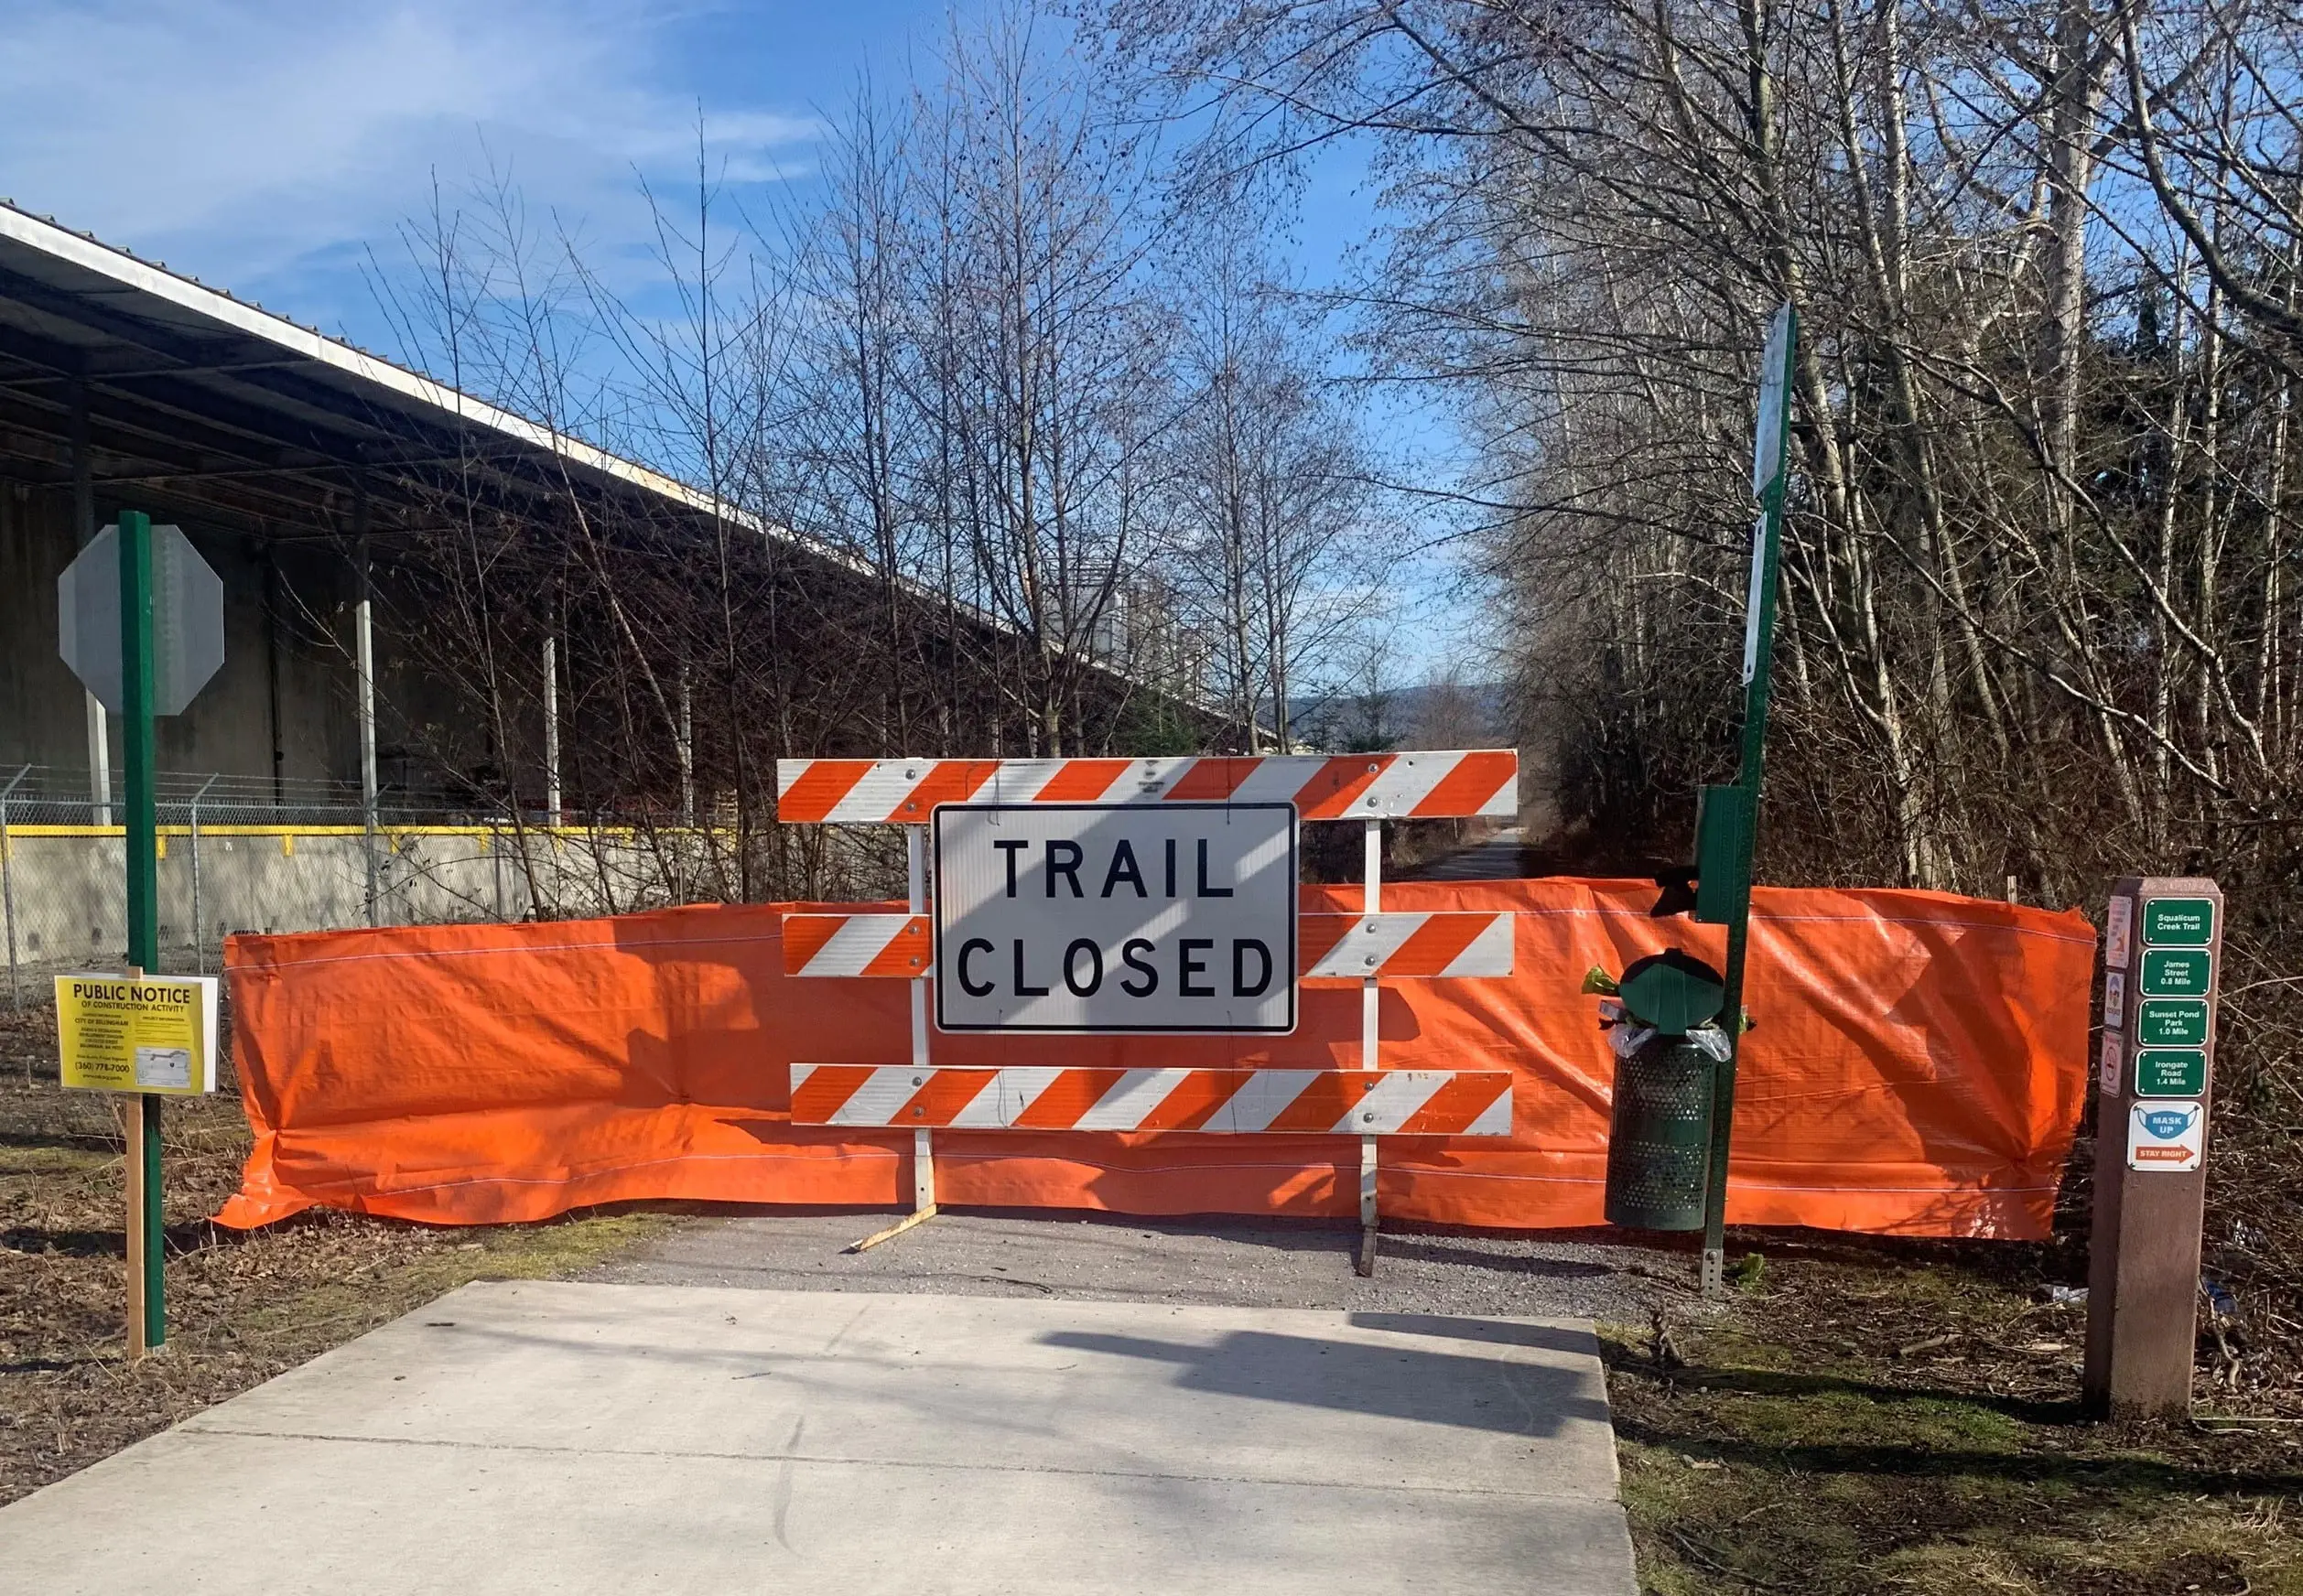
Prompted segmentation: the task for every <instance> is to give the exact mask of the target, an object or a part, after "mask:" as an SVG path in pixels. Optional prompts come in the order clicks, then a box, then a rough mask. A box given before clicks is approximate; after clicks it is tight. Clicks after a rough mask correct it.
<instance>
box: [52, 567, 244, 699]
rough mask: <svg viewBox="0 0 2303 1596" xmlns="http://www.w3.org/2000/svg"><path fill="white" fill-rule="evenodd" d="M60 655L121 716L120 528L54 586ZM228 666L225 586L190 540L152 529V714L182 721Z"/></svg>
mask: <svg viewBox="0 0 2303 1596" xmlns="http://www.w3.org/2000/svg"><path fill="white" fill-rule="evenodd" d="M56 620H57V636H58V649H57V652H59V653H61V654H62V655H63V656H64V663H66V664H68V665H70V666H71V668H72V674H74V675H76V676H78V677H79V678H80V679H81V682H82V683H84V684H86V685H87V688H88V690H89V691H90V692H91V693H93V694H94V695H95V696H96V701H97V702H98V703H99V704H102V705H103V706H104V707H105V708H106V709H109V710H110V711H112V713H114V715H118V714H120V713H122V712H123V706H124V703H125V698H124V695H123V694H122V692H121V690H120V529H119V527H117V526H107V527H105V528H104V529H103V531H102V532H100V533H98V534H96V535H95V536H94V537H93V538H92V539H90V540H89V544H88V546H87V547H86V548H84V549H82V550H81V551H80V557H79V558H77V559H75V560H73V561H72V563H71V564H70V565H69V566H65V567H64V574H63V575H62V576H60V577H57V579H56ZM223 663H224V584H223V580H222V577H218V576H217V575H216V573H215V572H214V570H212V569H211V568H210V566H209V564H208V562H207V561H206V560H204V559H201V558H200V551H199V550H198V549H196V548H194V547H193V546H192V544H191V540H190V539H189V538H188V537H186V536H185V535H184V534H183V532H182V531H181V530H180V529H178V528H177V527H173V526H156V527H154V528H153V529H152V713H153V714H155V715H181V714H182V713H184V708H185V706H187V705H189V704H190V703H191V701H192V699H193V697H194V696H195V695H197V694H198V693H199V692H200V689H201V688H202V687H204V686H206V685H208V678H209V677H211V676H212V675H214V674H216V672H217V670H218V669H219V668H220V667H221V666H222V664H223Z"/></svg>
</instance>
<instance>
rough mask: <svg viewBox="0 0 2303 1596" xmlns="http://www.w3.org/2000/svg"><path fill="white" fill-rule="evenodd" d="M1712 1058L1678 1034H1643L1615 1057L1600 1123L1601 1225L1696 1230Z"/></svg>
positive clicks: (1700, 1211)
mask: <svg viewBox="0 0 2303 1596" xmlns="http://www.w3.org/2000/svg"><path fill="white" fill-rule="evenodd" d="M1718 1067H1719V1066H1718V1064H1717V1063H1715V1062H1714V1061H1713V1059H1712V1056H1711V1055H1710V1054H1709V1053H1707V1052H1705V1051H1703V1049H1702V1048H1701V1047H1698V1046H1697V1045H1696V1044H1695V1043H1693V1042H1692V1041H1688V1040H1687V1038H1685V1037H1683V1036H1658V1037H1653V1038H1651V1039H1649V1041H1647V1043H1646V1044H1645V1045H1643V1046H1642V1047H1640V1048H1639V1049H1638V1051H1636V1052H1634V1053H1633V1054H1632V1055H1631V1056H1630V1057H1629V1058H1627V1059H1625V1058H1619V1059H1617V1060H1616V1102H1615V1111H1614V1114H1613V1116H1612V1117H1611V1119H1610V1122H1609V1125H1608V1128H1607V1223H1608V1224H1621V1225H1627V1226H1630V1227H1631V1228H1633V1229H1635V1230H1701V1229H1703V1176H1704V1165H1705V1160H1706V1159H1707V1157H1708V1155H1709V1151H1710V1148H1711V1133H1712V1072H1713V1071H1714V1070H1715V1069H1717V1068H1718Z"/></svg>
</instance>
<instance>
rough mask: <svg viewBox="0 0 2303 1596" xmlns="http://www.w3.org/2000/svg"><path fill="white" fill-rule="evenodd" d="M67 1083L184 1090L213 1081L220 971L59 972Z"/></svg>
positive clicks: (98, 1088) (99, 1088)
mask: <svg viewBox="0 0 2303 1596" xmlns="http://www.w3.org/2000/svg"><path fill="white" fill-rule="evenodd" d="M56 1033H57V1040H58V1041H59V1044H60V1051H61V1052H62V1055H63V1060H62V1062H63V1079H64V1084H65V1085H67V1086H78V1087H81V1088H82V1089H84V1090H87V1091H93V1092H157V1093H165V1094H168V1095H172V1096H187V1095H190V1094H192V1093H195V1092H212V1091H214V1090H215V1089H216V977H215V976H133V977H131V976H100V975H90V976H57V977H56Z"/></svg>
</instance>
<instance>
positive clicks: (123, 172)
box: [0, 0, 1444, 674]
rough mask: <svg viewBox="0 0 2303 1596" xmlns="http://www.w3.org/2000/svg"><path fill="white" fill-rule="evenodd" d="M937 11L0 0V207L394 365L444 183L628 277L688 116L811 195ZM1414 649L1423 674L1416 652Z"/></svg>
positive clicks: (871, 0)
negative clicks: (375, 282)
mask: <svg viewBox="0 0 2303 1596" xmlns="http://www.w3.org/2000/svg"><path fill="white" fill-rule="evenodd" d="M947 15H948V10H947V6H946V4H945V3H944V0H836V3H834V4H824V3H822V0H816V3H812V4H811V3H803V0H718V3H712V0H378V3H375V4H365V5H359V4H347V3H344V0H301V3H295V0H198V3H182V0H179V3H177V4H163V3H157V0H145V3H134V0H5V3H0V107H5V110H0V196H5V197H7V198H9V199H12V200H15V201H16V203H17V204H19V205H21V206H24V207H25V208H27V210H35V211H39V212H42V213H44V214H48V215H52V216H54V217H55V218H56V219H57V220H58V221H60V222H62V223H63V224H65V225H66V226H69V227H71V228H74V229H77V230H81V231H86V232H93V233H94V234H95V235H96V236H97V237H99V238H101V239H103V240H104V241H105V242H107V243H115V244H120V245H123V246H124V247H126V248H128V249H131V250H133V251H135V253H137V254H139V255H142V256H144V257H145V258H146V259H151V260H160V261H165V262H167V263H168V264H169V265H170V266H171V267H173V268H175V269H177V270H178V271H182V272H188V273H189V274H191V275H195V276H198V277H200V279H202V280H203V281H205V282H207V283H210V284H211V285H214V286H221V287H228V288H230V289H232V291H233V292H234V293H236V294H238V295H240V296H242V297H244V298H251V299H254V300H256V301H257V302H259V303H261V304H263V305H264V306H265V307H267V308H269V309H271V310H274V311H276V312H277V313H279V314H282V315H285V316H288V317H291V318H294V319H296V320H297V321H300V322H304V323H307V324H308V325H313V326H317V327H319V329H322V330H323V331H327V332H331V333H335V334H338V335H340V336H343V337H347V338H350V339H351V340H352V341H354V342H356V343H360V344H362V345H364V346H366V347H368V348H371V349H373V350H377V351H378V352H379V353H383V354H385V355H391V356H396V355H398V354H400V352H401V351H400V350H399V349H398V347H397V342H396V340H395V338H394V337H393V335H392V333H391V331H390V329H389V326H388V324H387V322H386V321H385V319H384V316H383V314H382V313H381V312H380V310H379V309H378V307H377V306H376V304H375V301H374V297H373V290H372V289H371V287H370V285H369V282H368V279H367V277H366V275H364V273H363V269H362V268H363V264H364V263H365V262H366V261H367V259H368V256H369V252H370V251H371V250H373V252H374V253H375V254H376V255H377V256H379V257H381V258H382V259H383V260H384V262H385V263H386V264H388V265H396V264H397V263H398V261H399V260H400V259H401V256H400V254H399V253H398V247H397V245H396V243H395V228H396V227H397V226H398V225H399V224H401V223H402V222H403V221H405V219H406V218H408V217H410V216H412V215H414V214H416V213H418V212H420V211H421V210H424V209H425V207H426V205H427V202H428V196H429V190H430V187H431V184H432V181H433V178H434V175H435V174H437V175H438V180H439V182H440V184H441V186H442V188H443V189H448V190H450V191H453V190H455V189H459V188H460V187H462V186H463V185H465V184H467V183H469V182H470V181H471V180H472V179H473V178H474V177H475V176H476V175H478V174H480V173H481V172H483V171H485V170H486V169H487V168H488V167H489V166H490V165H491V164H493V165H494V166H495V167H498V168H499V169H503V170H507V171H509V173H510V174H511V176H512V177H513V178H514V180H515V181H516V183H517V184H518V186H519V188H520V189H521V190H522V191H523V193H524V196H525V198H526V200H527V202H528V204H529V206H530V208H531V210H550V211H551V212H553V213H554V214H555V215H556V216H557V219H558V220H559V221H560V222H561V224H563V225H565V226H568V227H569V228H570V229H571V230H573V231H576V232H578V236H579V237H581V238H583V239H584V240H585V241H586V243H587V244H588V246H589V247H588V248H587V250H586V254H587V257H588V258H589V259H590V260H591V261H593V263H594V264H601V263H605V262H611V261H613V260H614V259H616V258H617V257H618V256H620V255H621V256H623V257H625V258H628V259H631V260H633V261H634V262H637V261H638V260H640V259H641V258H643V256H644V253H645V251H646V248H647V237H648V232H647V212H646V207H645V203H644V201H643V200H642V199H641V198H640V195H639V193H638V179H639V178H642V177H645V178H648V179H650V180H651V181H653V182H654V183H656V184H657V185H658V186H659V187H661V186H665V185H676V184H681V183H686V182H691V181H692V180H693V176H694V169H695V167H694V163H695V138H696V124H697V115H698V113H699V111H700V113H701V114H702V116H703V118H704V121H705V125H706V128H707V133H708V139H709V142H710V145H711V146H712V155H713V158H714V163H715V165H716V166H718V167H719V168H720V169H721V170H722V171H723V172H724V173H725V174H726V177H727V178H728V180H729V181H730V184H731V185H733V186H735V187H736V189H737V190H738V192H739V194H740V195H741V191H742V189H745V188H747V187H750V188H752V189H754V191H756V192H762V193H764V192H765V190H767V189H770V188H773V187H776V186H785V185H792V184H802V185H804V184H806V183H807V182H808V181H809V180H810V178H811V175H812V173H813V170H814V159H815V144H816V138H817V136H818V135H819V132H820V130H821V128H822V125H823V121H824V119H825V118H826V117H827V115H829V114H832V113H836V112H837V110H838V107H839V106H840V105H841V104H842V103H843V102H845V101H846V100H847V98H848V97H849V93H850V92H852V90H853V88H854V86H855V84H856V82H857V81H858V74H859V73H860V72H861V71H863V70H867V69H868V70H870V72H871V74H872V76H873V78H874V79H875V80H876V81H880V82H881V83H884V84H890V85H892V84H894V83H896V82H899V81H903V80H904V79H905V78H907V77H908V76H910V74H911V72H912V70H913V69H914V64H915V63H917V64H918V65H919V66H920V67H921V68H922V70H928V71H932V70H934V65H933V61H934V55H935V47H936V44H937V41H938V40H939V38H941V36H942V35H943V33H944V30H945V27H946V17H947ZM1360 176H1361V174H1360V171H1359V168H1358V164H1357V160H1356V159H1355V158H1353V157H1352V156H1350V155H1349V154H1347V153H1346V154H1339V155H1337V156H1335V157H1332V158H1330V159H1328V160H1326V161H1325V162H1324V163H1323V164H1322V165H1321V166H1320V167H1318V168H1316V169H1315V170H1314V172H1313V174H1312V182H1311V184H1310V187H1309V189H1308V192H1307V198H1306V202H1305V206H1304V210H1303V216H1302V218H1301V220H1300V222H1299V224H1298V225H1297V227H1296V228H1295V234H1296V238H1297V241H1298V247H1299V252H1300V261H1301V265H1302V268H1303V274H1304V275H1305V277H1306V278H1307V279H1308V280H1310V281H1312V282H1314V283H1317V282H1324V281H1327V280H1330V279H1332V277H1333V276H1334V275H1335V273H1336V271H1337V269H1338V264H1339V261H1340V257H1341V254H1342V253H1343V251H1344V250H1345V249H1346V248H1347V247H1349V246H1350V245H1351V244H1352V243H1357V242H1358V241H1360V240H1362V239H1364V238H1365V237H1366V236H1367V233H1368V229H1369V227H1370V225H1371V223H1372V222H1373V221H1374V219H1375V212H1374V209H1373V207H1372V205H1371V204H1370V202H1369V201H1368V199H1367V197H1366V195H1365V193H1364V191H1363V190H1362V187H1361V183H1360ZM611 275H612V273H611ZM1389 425H1390V426H1393V427H1395V428H1401V429H1406V430H1407V431H1409V432H1411V433H1415V432H1422V430H1424V429H1426V428H1428V427H1429V426H1430V423H1429V422H1428V420H1423V419H1418V418H1413V417H1410V416H1408V415H1404V414H1395V415H1392V416H1391V418H1390V421H1389ZM1443 630H1444V629H1443ZM1409 634H1410V635H1412V636H1416V637H1417V638H1418V640H1419V641H1420V642H1422V643H1423V644H1424V647H1423V648H1421V649H1418V650H1416V651H1414V652H1416V653H1417V654H1418V656H1419V658H1418V660H1417V661H1416V662H1413V663H1410V664H1409V665H1408V667H1407V670H1408V674H1421V671H1422V666H1423V663H1425V662H1426V661H1427V660H1428V658H1429V656H1430V652H1431V650H1432V647H1433V639H1432V637H1431V634H1430V633H1429V632H1428V631H1424V630H1422V629H1411V630H1410V633H1409ZM1441 646H1444V645H1443V644H1442V645H1441Z"/></svg>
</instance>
